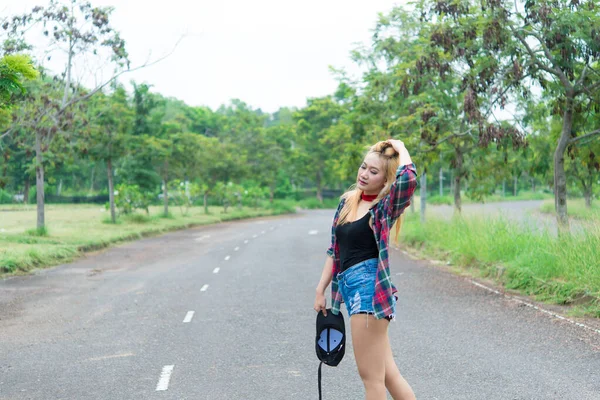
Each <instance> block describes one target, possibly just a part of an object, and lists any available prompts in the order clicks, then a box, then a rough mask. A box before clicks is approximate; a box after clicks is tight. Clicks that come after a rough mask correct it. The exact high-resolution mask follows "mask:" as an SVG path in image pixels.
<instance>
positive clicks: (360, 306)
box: [337, 258, 391, 320]
mask: <svg viewBox="0 0 600 400" xmlns="http://www.w3.org/2000/svg"><path fill="white" fill-rule="evenodd" d="M378 265H379V259H377V258H371V259H368V260H365V261H361V262H359V263H358V264H355V265H353V266H351V267H350V268H348V269H347V270H345V271H344V272H340V273H338V275H337V277H338V284H339V290H340V292H341V293H342V299H343V300H344V303H345V304H346V310H347V311H348V315H349V316H352V315H354V314H375V311H374V310H373V296H374V295H375V278H376V276H377V268H378ZM387 319H388V320H389V319H391V318H387Z"/></svg>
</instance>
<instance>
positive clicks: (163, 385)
mask: <svg viewBox="0 0 600 400" xmlns="http://www.w3.org/2000/svg"><path fill="white" fill-rule="evenodd" d="M174 367H175V366H174V365H165V366H164V367H163V369H162V372H161V373H160V379H159V380H158V384H157V385H156V391H157V392H158V391H163V390H167V389H168V388H169V380H171V374H172V373H173V368H174Z"/></svg>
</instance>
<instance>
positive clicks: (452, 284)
mask: <svg viewBox="0 0 600 400" xmlns="http://www.w3.org/2000/svg"><path fill="white" fill-rule="evenodd" d="M332 216H333V210H318V211H304V212H301V213H299V214H298V215H296V216H292V217H274V218H261V219H257V220H253V221H240V222H230V223H224V224H219V225H215V226H211V227H204V228H198V229H191V230H186V231H179V232H174V233H170V234H167V235H165V236H162V237H160V238H150V239H145V240H141V241H138V242H135V243H129V244H125V245H122V246H119V247H115V248H112V249H110V250H107V251H104V252H101V253H99V254H96V255H89V256H87V257H86V258H84V259H82V260H80V261H78V262H75V263H72V264H69V265H64V266H60V267H57V268H53V269H50V270H45V271H40V272H38V273H37V274H36V275H34V276H31V277H25V278H13V279H8V280H6V281H4V282H0V399H40V400H42V399H43V400H50V399H111V400H114V399H210V400H221V399H223V400H225V399H227V400H232V399H233V400H237V399H240V400H242V399H243V400H254V399H256V400H270V399H282V400H283V399H300V400H310V399H316V398H317V390H316V378H317V376H316V373H317V366H318V362H317V359H316V356H315V354H314V341H313V340H314V320H315V314H314V311H313V310H312V302H313V298H314V287H315V285H316V283H317V281H318V278H319V275H320V271H321V269H322V266H323V262H324V261H325V250H326V249H327V247H328V240H329V236H328V235H329V233H328V231H329V225H330V222H331V218H332ZM216 268H219V270H218V271H217V270H215V269H216ZM391 269H392V273H393V277H394V281H395V282H396V284H397V286H398V287H399V289H400V293H401V296H400V301H399V306H400V308H399V317H398V320H397V321H396V322H394V323H393V324H392V326H391V327H390V337H391V341H392V347H393V351H394V354H395V357H396V360H397V363H398V365H399V367H400V369H401V371H402V372H403V374H404V376H405V377H406V378H407V379H408V381H409V382H410V383H411V384H412V386H413V388H414V390H415V392H416V394H417V398H418V399H419V400H425V399H430V400H434V399H439V400H453V399H465V400H467V399H468V400H477V399H485V400H494V399H498V400H500V399H502V400H505V399H510V400H517V399H518V400H521V399H523V400H525V399H540V400H548V399H561V400H565V399H573V400H586V399H600V378H599V375H598V371H600V335H599V334H596V333H593V332H591V331H586V330H584V329H581V328H578V327H576V326H574V325H572V324H569V323H566V322H563V321H560V320H557V319H554V318H551V317H549V316H547V315H546V314H543V313H540V312H538V311H536V310H533V309H531V308H529V307H522V306H520V305H519V304H518V303H516V302H514V301H512V300H509V299H506V298H504V297H501V296H498V295H495V294H492V293H490V292H488V291H486V290H484V289H481V288H479V287H477V286H474V285H472V284H471V283H469V281H468V280H467V279H464V278H461V277H457V276H455V275H452V274H450V273H448V272H447V271H445V270H444V269H443V268H442V267H437V266H433V265H431V264H428V263H426V262H423V261H413V260H411V259H410V258H408V257H406V256H405V255H403V253H402V252H400V251H398V250H392V255H391ZM207 285H208V286H207ZM203 289H204V290H203ZM190 311H194V312H195V313H194V314H193V316H190V315H189V314H188V313H189V312H190ZM186 317H187V318H186ZM184 320H187V321H189V322H184ZM169 366H172V367H169ZM323 387H324V398H325V399H327V400H329V399H331V400H334V399H351V400H352V399H362V398H363V388H362V384H361V383H360V380H359V378H358V375H357V372H356V368H355V364H354V358H353V354H352V351H351V348H350V349H349V351H348V352H347V353H346V358H345V359H344V360H343V361H342V363H341V364H340V366H339V367H338V368H329V367H324V377H323ZM157 388H158V389H166V390H157Z"/></svg>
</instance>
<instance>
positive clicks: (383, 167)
mask: <svg viewBox="0 0 600 400" xmlns="http://www.w3.org/2000/svg"><path fill="white" fill-rule="evenodd" d="M356 181H357V183H356V186H355V185H353V186H352V188H351V189H350V190H349V191H347V192H346V193H344V194H343V195H342V196H341V200H340V203H339V205H338V208H337V211H336V213H335V216H334V218H333V226H332V228H331V246H330V247H329V249H328V250H327V254H328V257H327V260H326V262H325V267H324V268H323V273H322V274H321V280H320V281H319V284H318V286H317V293H316V297H315V304H314V309H315V311H317V312H319V311H321V310H322V311H323V313H325V314H326V313H327V311H326V300H325V290H326V288H327V287H328V286H329V283H330V282H331V284H332V285H331V299H332V306H331V311H332V312H333V313H334V314H336V315H337V314H338V313H339V311H340V303H341V302H342V301H343V302H344V303H345V304H346V310H347V311H348V314H349V315H350V329H351V331H352V345H353V347H354V356H355V358H356V364H357V367H358V373H359V375H360V377H361V379H362V381H363V384H364V386H365V391H366V399H367V400H379V399H386V398H387V397H386V396H387V395H386V388H387V390H388V391H389V392H390V394H391V395H392V397H393V398H394V400H412V399H415V395H414V393H413V391H412V389H411V387H410V385H409V384H408V383H407V382H406V380H405V379H404V378H403V377H402V375H401V374H400V371H399V370H398V367H397V366H396V362H395V361H394V358H393V356H392V349H391V346H390V342H389V338H388V332H387V330H388V325H389V321H390V320H392V319H394V318H395V313H396V297H395V295H394V294H395V293H396V292H397V289H396V287H395V286H394V285H393V284H392V282H391V278H390V271H389V264H388V254H389V240H388V239H389V231H390V227H391V226H393V224H394V222H395V221H396V220H397V219H398V217H399V216H400V214H402V212H403V211H404V209H405V208H406V207H408V206H409V204H410V199H411V197H412V195H413V193H414V191H415V188H416V187H417V172H416V168H415V165H414V164H413V162H412V160H411V158H410V154H408V151H407V150H406V147H404V143H402V141H400V140H392V139H390V140H386V141H383V142H378V143H377V144H375V145H374V146H372V147H371V148H370V150H369V152H368V153H367V155H366V156H365V158H364V160H363V162H362V164H361V166H360V168H359V169H358V175H357V178H356ZM397 229H399V224H397ZM396 233H398V231H396Z"/></svg>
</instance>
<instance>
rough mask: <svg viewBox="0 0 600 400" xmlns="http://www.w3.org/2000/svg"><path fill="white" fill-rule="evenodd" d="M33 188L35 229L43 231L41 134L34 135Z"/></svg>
mask: <svg viewBox="0 0 600 400" xmlns="http://www.w3.org/2000/svg"><path fill="white" fill-rule="evenodd" d="M35 188H36V191H37V229H38V230H41V229H44V228H45V226H46V218H45V214H44V165H43V157H42V134H41V132H39V131H38V132H36V133H35Z"/></svg>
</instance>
